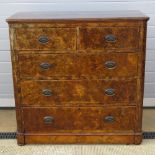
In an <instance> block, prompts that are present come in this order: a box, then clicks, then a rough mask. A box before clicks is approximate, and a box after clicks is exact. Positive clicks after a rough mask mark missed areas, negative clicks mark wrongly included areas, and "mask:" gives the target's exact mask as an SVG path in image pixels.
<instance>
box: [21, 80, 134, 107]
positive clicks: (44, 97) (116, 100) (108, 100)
mask: <svg viewBox="0 0 155 155" xmlns="http://www.w3.org/2000/svg"><path fill="white" fill-rule="evenodd" d="M20 85H21V98H22V101H21V103H22V104H23V105H26V106H29V105H40V106H47V105H49V106H63V105H66V106H71V105H75V106H78V105H80V106H85V105H87V106H92V105H93V106H96V105H106V104H109V105H110V104H115V105H128V104H130V105H132V104H136V98H137V81H136V80H128V81H126V80H120V81H117V80H112V81H106V80H59V81H57V80H53V81H45V80H44V81H31V80H26V81H22V82H21V83H20Z"/></svg>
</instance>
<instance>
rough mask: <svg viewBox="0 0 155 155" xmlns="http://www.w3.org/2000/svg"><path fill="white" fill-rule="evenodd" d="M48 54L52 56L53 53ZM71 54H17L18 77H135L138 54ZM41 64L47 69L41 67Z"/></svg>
mask: <svg viewBox="0 0 155 155" xmlns="http://www.w3.org/2000/svg"><path fill="white" fill-rule="evenodd" d="M30 52H31V51H30ZM44 52H46V51H44ZM49 52H50V53H52V51H49ZM73 53H74V52H72V54H68V53H65V54H49V53H48V54H38V53H36V54H33V53H27V52H26V53H22V54H19V57H18V60H19V69H20V76H21V78H28V79H30V78H36V79H60V78H61V79H78V78H83V79H97V78H100V79H103V78H105V77H109V78H114V77H116V78H117V77H128V78H129V77H136V76H137V73H138V65H137V63H138V54H137V53H110V54H109V53H103V52H100V53H96V52H95V53H93V52H92V53H91V52H89V53H88V54H87V53H77V52H76V53H74V54H73ZM30 60H31V61H30ZM109 61H113V62H114V63H115V66H114V67H113V68H108V66H106V63H108V62H109ZM43 63H46V64H48V65H50V67H49V68H47V69H44V68H42V67H41V65H42V64H43Z"/></svg>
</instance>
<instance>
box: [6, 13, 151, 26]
mask: <svg viewBox="0 0 155 155" xmlns="http://www.w3.org/2000/svg"><path fill="white" fill-rule="evenodd" d="M106 19H107V20H109V19H111V20H112V19H114V20H115V19H132V20H147V19H148V17H147V16H146V15H144V14H143V13H142V12H140V11H137V10H129V11H79V12H77V11H65V12H63V11H62V12H61V11H59V12H54V11H53V12H19V13H16V14H14V15H12V16H11V17H9V18H8V19H7V22H9V23H11V22H39V23H40V22H42V21H44V22H45V21H46V22H49V21H58V20H65V21H66V20H67V21H69V20H71V21H75V20H83V21H88V20H94V21H97V20H101V21H103V20H106Z"/></svg>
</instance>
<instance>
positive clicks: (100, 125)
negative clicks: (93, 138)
mask: <svg viewBox="0 0 155 155" xmlns="http://www.w3.org/2000/svg"><path fill="white" fill-rule="evenodd" d="M134 121H135V108H134V107H133V108H131V107H126V108H121V107H117V108H115V107H111V108H101V107H93V108H92V107H91V108H86V107H80V108H70V107H68V108H56V107H55V108H49V107H48V108H24V109H23V123H24V131H25V132H26V133H33V132H35V133H52V132H54V133H56V132H57V133H60V132H62V133H63V132H64V133H66V132H68V133H69V132H71V131H72V133H75V132H79V133H84V132H89V133H91V132H102V133H103V132H119V131H123V132H127V131H134V124H135V122H134Z"/></svg>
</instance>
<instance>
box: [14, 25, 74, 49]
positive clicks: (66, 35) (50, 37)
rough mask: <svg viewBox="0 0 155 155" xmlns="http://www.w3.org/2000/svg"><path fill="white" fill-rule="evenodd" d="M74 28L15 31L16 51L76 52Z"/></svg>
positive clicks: (20, 29)
mask: <svg viewBox="0 0 155 155" xmlns="http://www.w3.org/2000/svg"><path fill="white" fill-rule="evenodd" d="M76 35H77V33H76V29H75V28H19V29H16V40H15V41H14V48H15V49H16V50H20V51H21V50H49V49H50V50H54V51H55V50H76Z"/></svg>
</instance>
